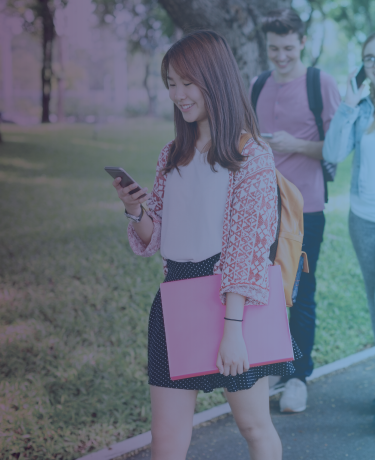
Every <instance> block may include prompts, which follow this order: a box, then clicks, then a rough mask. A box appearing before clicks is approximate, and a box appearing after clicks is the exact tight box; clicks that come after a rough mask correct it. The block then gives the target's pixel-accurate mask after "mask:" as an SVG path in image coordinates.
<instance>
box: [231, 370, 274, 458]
mask: <svg viewBox="0 0 375 460" xmlns="http://www.w3.org/2000/svg"><path fill="white" fill-rule="evenodd" d="M225 396H226V398H227V400H228V402H229V405H230V407H231V409H232V413H233V417H234V419H235V421H236V423H237V426H238V428H239V430H240V432H241V434H242V436H243V437H244V438H245V439H246V441H247V443H248V446H249V451H250V456H251V460H281V455H282V448H281V441H280V438H279V435H278V434H277V432H276V430H275V427H274V426H273V423H272V420H271V415H270V409H269V387H268V377H264V378H262V379H259V380H258V381H257V382H256V384H255V385H254V386H253V387H252V388H250V389H249V390H240V391H236V392H233V393H230V392H228V391H227V390H225Z"/></svg>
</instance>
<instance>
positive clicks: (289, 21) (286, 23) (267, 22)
mask: <svg viewBox="0 0 375 460" xmlns="http://www.w3.org/2000/svg"><path fill="white" fill-rule="evenodd" d="M262 30H263V32H264V33H265V34H266V33H267V32H273V33H274V34H277V35H287V34H289V33H296V34H298V37H299V39H300V40H302V37H303V36H304V35H305V24H304V22H303V21H302V19H301V18H300V17H299V15H298V14H297V13H296V12H295V11H294V10H292V9H291V8H283V9H279V10H272V11H269V12H268V13H267V15H266V16H265V17H264V18H263V21H262Z"/></svg>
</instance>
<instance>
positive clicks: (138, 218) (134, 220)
mask: <svg viewBox="0 0 375 460" xmlns="http://www.w3.org/2000/svg"><path fill="white" fill-rule="evenodd" d="M143 212H144V207H143V206H142V205H141V213H140V214H139V216H134V215H132V214H129V213H128V211H127V210H126V208H125V216H126V217H127V218H128V219H130V220H132V221H133V222H140V221H141V220H142V217H143Z"/></svg>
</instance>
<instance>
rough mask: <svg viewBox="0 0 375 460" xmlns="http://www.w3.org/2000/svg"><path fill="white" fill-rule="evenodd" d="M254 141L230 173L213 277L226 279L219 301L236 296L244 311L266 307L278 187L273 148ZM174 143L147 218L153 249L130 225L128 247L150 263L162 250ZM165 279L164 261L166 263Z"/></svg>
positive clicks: (163, 156)
mask: <svg viewBox="0 0 375 460" xmlns="http://www.w3.org/2000/svg"><path fill="white" fill-rule="evenodd" d="M260 143H261V145H260V146H259V145H258V144H257V143H256V142H255V141H254V140H253V139H250V140H249V141H248V142H247V143H246V144H245V147H244V149H243V151H242V155H243V156H246V157H247V158H246V160H245V161H244V162H243V163H242V167H241V169H240V170H239V171H238V172H236V173H233V172H229V187H228V193H227V199H226V206H225V214H224V226H223V238H222V250H221V257H220V260H219V261H218V262H217V264H216V265H215V267H214V274H219V273H221V274H222V283H221V290H220V296H221V300H222V302H223V304H224V305H225V297H226V296H225V294H226V293H227V292H235V293H237V294H241V295H242V296H244V297H246V301H245V305H265V304H267V303H268V296H269V284H268V265H269V264H270V261H269V258H268V255H269V250H270V246H271V244H272V243H273V242H274V241H275V236H276V228H277V218H278V217H277V185H276V174H275V163H274V159H273V154H272V151H271V148H270V147H269V146H268V145H267V144H266V143H264V142H263V141H260ZM170 146H171V142H170V143H168V144H167V145H166V146H165V147H164V148H163V150H162V151H161V153H160V156H159V159H158V163H157V166H156V178H155V183H154V188H153V190H152V194H151V198H150V199H149V200H148V202H147V204H148V208H149V211H147V214H148V215H149V216H150V217H151V219H152V220H153V223H154V228H153V232H152V237H151V241H150V243H149V244H148V245H147V246H146V245H145V244H144V243H143V242H142V240H141V239H140V238H139V237H138V235H137V233H136V232H135V230H134V227H133V224H132V223H131V222H130V224H129V226H128V237H129V243H130V246H131V248H132V250H133V251H134V253H135V254H137V255H140V256H143V257H149V256H152V255H153V254H155V253H156V252H157V251H158V250H159V249H160V241H161V226H162V221H163V219H162V211H163V197H164V188H165V183H166V176H165V175H163V174H162V171H163V169H164V167H165V165H166V162H167V157H168V153H169V148H170ZM164 273H165V274H166V261H165V260H164Z"/></svg>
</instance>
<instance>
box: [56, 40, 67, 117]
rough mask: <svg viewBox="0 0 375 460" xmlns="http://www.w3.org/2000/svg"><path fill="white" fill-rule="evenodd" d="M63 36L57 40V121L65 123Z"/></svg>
mask: <svg viewBox="0 0 375 460" xmlns="http://www.w3.org/2000/svg"><path fill="white" fill-rule="evenodd" d="M64 40H65V36H64V35H60V36H58V39H57V45H58V57H59V72H58V75H57V120H58V121H59V122H60V123H61V122H63V121H65V107H64V101H65V43H64Z"/></svg>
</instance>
